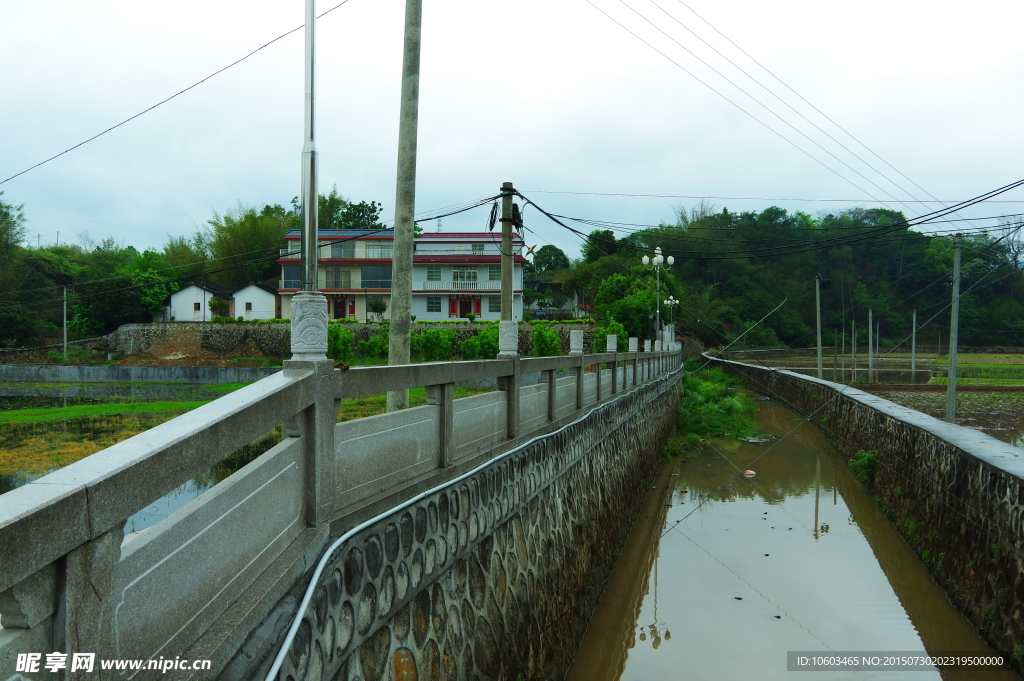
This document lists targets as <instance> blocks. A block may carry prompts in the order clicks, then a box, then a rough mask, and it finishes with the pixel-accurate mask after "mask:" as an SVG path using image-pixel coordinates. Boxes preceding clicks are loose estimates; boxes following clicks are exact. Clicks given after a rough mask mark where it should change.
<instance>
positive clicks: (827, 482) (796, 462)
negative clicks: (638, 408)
mask: <svg viewBox="0 0 1024 681" xmlns="http://www.w3.org/2000/svg"><path fill="white" fill-rule="evenodd" d="M757 404H758V416H757V427H758V429H759V430H760V431H761V432H762V433H768V434H771V435H774V436H781V435H784V434H785V433H787V432H789V431H790V430H791V429H792V428H794V427H795V426H797V424H799V423H800V418H799V415H798V414H796V413H795V412H793V411H790V410H789V409H787V408H785V407H783V406H781V405H779V404H777V403H775V402H771V401H762V400H759V401H758V402H757ZM776 443H777V444H776ZM769 448H770V449H769ZM766 452H767V453H766ZM762 454H764V456H763V458H760V459H758V457H759V456H760V455H762ZM755 459H756V462H755ZM751 462H754V463H751ZM746 469H753V470H754V471H755V475H753V477H749V478H747V477H744V476H743V475H741V474H740V472H741V471H743V470H746ZM701 502H704V503H703V504H702V503H701ZM787 651H818V652H819V653H826V654H831V653H833V652H839V651H865V652H867V651H907V652H910V651H916V652H918V653H926V652H928V653H936V652H940V651H944V652H952V651H955V652H971V653H973V654H980V655H994V654H995V653H994V651H993V650H992V649H991V648H989V647H988V646H987V645H986V644H985V643H984V642H983V641H982V640H981V638H980V637H979V636H978V634H977V633H976V631H975V630H974V628H973V627H972V626H971V624H970V623H969V622H968V621H967V620H966V619H965V618H964V617H963V616H962V615H961V614H960V613H959V612H958V611H957V610H956V609H955V608H954V607H953V605H952V604H951V603H950V602H949V600H948V599H947V598H946V596H945V594H944V593H943V592H942V591H941V590H940V589H939V588H938V587H937V586H936V585H935V583H934V582H933V581H932V579H931V577H930V575H929V574H928V572H927V570H926V569H925V567H924V566H923V565H922V563H921V562H920V561H919V560H918V558H917V557H916V556H915V555H914V554H913V553H912V552H911V551H910V549H909V548H908V547H907V546H906V544H904V542H903V541H902V539H901V538H900V537H899V535H898V534H897V533H896V531H895V529H894V528H893V527H892V526H891V524H890V523H889V521H888V520H887V519H886V518H885V516H884V515H883V514H882V512H881V511H880V510H879V509H878V507H877V506H876V505H875V503H874V501H872V500H871V499H870V498H869V497H868V495H867V493H866V492H865V490H864V488H863V487H862V486H861V485H860V483H859V482H857V480H856V479H855V478H854V477H853V476H852V474H851V473H850V471H849V469H848V467H847V466H846V464H845V463H844V462H843V461H842V460H841V459H840V458H839V457H838V456H837V455H836V454H835V453H834V451H833V450H832V448H831V446H830V445H829V443H828V441H827V440H826V439H825V438H824V436H823V435H822V434H821V433H820V431H818V430H817V429H816V428H815V427H814V426H811V425H807V424H805V425H802V426H799V428H797V430H796V432H794V433H793V435H791V436H789V437H787V438H785V439H784V440H782V441H781V442H779V441H777V440H772V441H769V442H767V443H763V444H755V443H748V442H740V441H739V440H736V439H735V438H714V439H712V440H710V441H708V443H707V444H706V445H705V446H704V447H703V449H702V450H701V451H699V452H698V453H695V454H694V455H693V456H685V455H684V456H683V457H681V458H679V459H677V460H675V461H674V463H673V464H671V465H670V466H667V467H666V468H665V470H664V471H663V472H662V474H661V475H660V477H659V478H658V480H657V482H656V485H655V489H653V490H652V493H651V494H650V495H649V497H648V499H647V502H646V505H645V507H644V509H643V511H642V513H641V517H640V519H639V520H638V521H637V524H636V526H635V527H634V529H633V532H632V533H631V535H630V537H629V540H628V543H627V545H626V547H625V549H624V550H623V552H622V555H621V557H620V558H619V561H618V564H617V565H616V567H615V572H614V573H613V576H612V578H611V581H610V582H609V584H608V586H607V589H606V592H605V594H604V596H603V598H602V601H601V603H600V605H599V606H598V609H597V612H596V613H595V615H594V618H593V620H592V621H591V623H590V627H589V630H588V632H587V635H586V638H585V640H584V642H583V645H582V646H581V647H580V649H579V651H578V652H577V655H576V660H575V662H574V664H573V667H572V669H571V670H570V672H569V675H568V677H567V678H568V679H569V680H570V681H616V680H619V679H621V680H623V681H656V680H662V679H665V680H668V679H671V680H676V679H695V680H702V679H723V680H725V679H782V678H793V676H794V674H793V672H788V671H787V655H786V653H787ZM796 678H799V679H807V680H808V681H811V680H812V679H824V680H831V681H838V680H839V679H844V678H864V679H868V678H871V679H904V678H906V679H912V680H913V681H925V680H926V679H945V680H947V681H967V680H975V679H977V680H982V679H985V680H988V679H991V680H993V681H995V680H1003V679H1006V680H1009V679H1016V678H1017V676H1016V675H1015V674H1014V673H1013V672H1012V671H1010V670H1009V669H1006V668H986V669H983V670H956V671H947V670H946V669H943V670H942V671H938V670H935V669H932V670H930V671H915V672H909V671H907V672H892V671H883V672H880V671H864V672H842V671H828V672H802V673H800V674H797V675H796Z"/></svg>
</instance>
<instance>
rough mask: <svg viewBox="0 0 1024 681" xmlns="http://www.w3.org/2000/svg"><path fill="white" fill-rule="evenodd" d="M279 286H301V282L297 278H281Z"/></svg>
mask: <svg viewBox="0 0 1024 681" xmlns="http://www.w3.org/2000/svg"><path fill="white" fill-rule="evenodd" d="M281 288H302V283H301V282H300V281H299V280H298V279H282V280H281Z"/></svg>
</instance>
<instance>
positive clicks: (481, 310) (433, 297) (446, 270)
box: [236, 230, 523, 320]
mask: <svg viewBox="0 0 1024 681" xmlns="http://www.w3.org/2000/svg"><path fill="white" fill-rule="evenodd" d="M318 237H319V241H320V242H324V243H327V244H328V245H325V246H321V247H320V257H319V259H318V261H317V262H318V268H317V269H318V277H319V282H318V285H317V288H318V289H319V290H320V292H322V293H323V294H324V295H325V296H327V304H328V314H329V315H330V316H331V317H333V318H335V319H338V318H343V317H354V318H356V319H360V320H363V319H366V318H368V315H367V312H366V303H367V301H368V300H370V299H373V298H381V299H383V300H384V302H386V303H388V312H385V313H384V318H385V319H388V318H390V310H391V267H392V260H391V256H392V250H391V249H392V243H393V241H394V231H392V230H381V231H369V230H320V232H319V234H318ZM284 238H285V244H286V245H285V247H284V248H282V249H281V255H282V257H281V258H280V259H279V260H278V262H279V263H280V264H281V284H280V288H279V291H280V293H281V316H282V317H290V316H291V304H290V302H291V296H292V295H293V294H294V293H296V292H298V290H299V288H300V282H299V258H298V250H299V240H300V232H299V230H292V231H290V232H288V233H287V234H285V237H284ZM331 242H335V243H331ZM522 249H523V240H522V238H521V237H520V236H519V235H518V234H516V235H513V240H512V251H513V254H514V257H513V276H512V289H513V293H512V317H513V319H522V317H523V256H522ZM470 313H472V314H475V315H476V316H477V317H478V318H479V319H500V318H501V234H500V233H493V232H429V233H426V234H421V235H420V236H419V237H417V238H416V242H415V251H414V253H413V272H412V314H414V315H416V319H417V320H428V319H429V320H438V319H458V318H465V317H466V316H468V315H469V314H470ZM236 314H240V313H236Z"/></svg>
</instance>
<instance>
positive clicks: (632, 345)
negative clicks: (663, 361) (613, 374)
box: [623, 337, 640, 388]
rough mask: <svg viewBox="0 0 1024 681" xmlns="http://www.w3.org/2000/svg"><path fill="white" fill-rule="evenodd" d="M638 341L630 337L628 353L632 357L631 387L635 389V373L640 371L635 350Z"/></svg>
mask: <svg viewBox="0 0 1024 681" xmlns="http://www.w3.org/2000/svg"><path fill="white" fill-rule="evenodd" d="M638 344H639V341H638V340H637V339H636V338H633V337H630V339H629V352H630V353H631V354H632V355H633V387H634V388H635V387H636V384H637V381H638V380H639V376H638V375H637V373H638V372H639V370H640V362H639V361H638V360H637V357H638V355H637V350H638ZM623 383H625V376H623Z"/></svg>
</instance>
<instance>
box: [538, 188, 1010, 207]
mask: <svg viewBox="0 0 1024 681" xmlns="http://www.w3.org/2000/svg"><path fill="white" fill-rule="evenodd" d="M520 191H524V192H529V193H530V194H567V195H573V196H625V197H631V198H641V199H701V200H711V201H763V202H771V201H793V202H804V203H891V201H877V200H871V201H869V200H868V199H804V198H801V199H794V198H779V197H775V198H770V197H769V198H766V197H762V196H697V195H693V194H625V193H622V192H574V191H554V190H551V189H522V190H520ZM906 202H907V203H943V204H945V203H963V202H964V199H941V200H936V201H911V200H907V201H906ZM988 203H1024V199H1021V200H1016V199H1015V200H1006V199H1003V200H1001V201H989V202H988Z"/></svg>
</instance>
